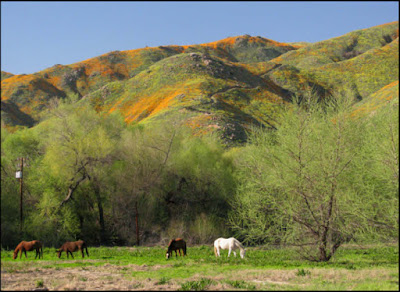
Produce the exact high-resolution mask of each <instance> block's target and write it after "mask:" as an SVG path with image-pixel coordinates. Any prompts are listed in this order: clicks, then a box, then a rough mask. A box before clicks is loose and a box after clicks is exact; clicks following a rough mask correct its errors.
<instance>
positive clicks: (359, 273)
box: [1, 264, 393, 290]
mask: <svg viewBox="0 0 400 292" xmlns="http://www.w3.org/2000/svg"><path fill="white" fill-rule="evenodd" d="M160 269H171V265H155V266H146V265H127V266H117V265H111V264H105V265H103V266H97V267H94V266H93V267H78V268H63V269H55V268H48V269H46V268H28V269H25V270H23V271H19V272H13V273H10V272H7V271H2V273H1V289H2V290H32V289H35V288H36V283H37V282H38V281H40V280H41V281H43V283H44V287H46V288H47V289H49V290H177V289H179V288H180V287H181V285H182V284H183V283H185V282H187V281H198V280H199V279H201V278H202V277H204V276H203V275H201V274H195V275H193V276H192V277H190V278H186V279H170V280H168V281H166V283H162V284H159V279H151V278H146V279H135V278H134V276H132V275H133V274H134V272H136V271H151V270H160ZM296 272H297V271H296V270H278V269H269V270H259V269H251V270H235V271H231V272H229V273H224V274H219V275H217V276H212V277H210V276H207V278H208V279H211V280H213V281H214V282H213V284H212V285H210V286H209V287H208V288H207V289H209V290H232V289H236V288H234V287H232V286H231V285H230V284H229V281H232V280H235V281H243V283H246V285H250V286H247V287H253V288H255V289H256V290H264V289H272V290H284V289H296V290H297V289H298V290H310V289H311V290H313V289H315V288H317V289H316V290H318V287H321V286H318V285H319V284H318V283H319V282H321V281H323V282H324V283H325V284H326V283H328V284H331V285H335V284H338V285H346V287H347V288H348V289H350V290H351V289H352V288H354V287H355V286H356V285H357V284H358V283H360V282H363V281H366V280H368V279H376V280H377V281H379V280H390V279H391V278H393V271H392V272H390V271H388V270H387V269H377V268H376V269H364V270H350V271H349V270H346V269H325V268H312V269H310V274H309V275H307V276H304V277H301V276H298V275H296ZM340 287H342V286H340ZM239 289H240V288H239ZM241 289H243V287H242V288H241Z"/></svg>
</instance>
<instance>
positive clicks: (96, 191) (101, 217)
mask: <svg viewBox="0 0 400 292" xmlns="http://www.w3.org/2000/svg"><path fill="white" fill-rule="evenodd" d="M93 189H94V194H95V196H96V200H97V208H98V209H99V223H100V244H104V243H105V241H106V238H105V232H106V228H105V223H104V211H103V203H102V201H101V196H100V188H99V186H98V184H97V181H96V180H95V179H94V180H93Z"/></svg>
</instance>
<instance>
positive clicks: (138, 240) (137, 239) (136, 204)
mask: <svg viewBox="0 0 400 292" xmlns="http://www.w3.org/2000/svg"><path fill="white" fill-rule="evenodd" d="M135 223H136V245H140V237H139V211H138V203H137V201H136V202H135Z"/></svg>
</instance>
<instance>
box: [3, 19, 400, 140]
mask: <svg viewBox="0 0 400 292" xmlns="http://www.w3.org/2000/svg"><path fill="white" fill-rule="evenodd" d="M397 52H398V21H397V22H392V23H387V24H383V25H379V26H375V27H372V28H369V29H362V30H357V31H353V32H349V33H347V34H345V35H343V36H339V37H335V38H332V39H328V40H325V41H321V42H317V43H308V44H298V45H296V44H288V43H280V42H276V41H273V40H269V39H266V38H263V37H259V36H257V37H254V36H249V35H242V36H237V37H227V38H225V39H222V40H218V41H215V42H210V43H204V44H197V45H186V46H177V45H169V46H158V47H146V48H142V49H135V50H128V51H112V52H109V53H106V54H102V55H100V56H97V57H94V58H89V59H86V60H83V61H80V62H76V63H73V64H70V65H60V64H56V65H54V66H52V67H50V68H46V69H44V70H41V71H39V72H36V73H33V74H19V75H13V74H12V73H8V72H3V71H2V75H1V77H2V82H1V86H2V94H1V100H2V125H4V126H7V127H9V128H12V127H14V126H28V127H31V126H33V125H35V124H37V123H38V122H39V121H40V119H41V113H42V112H43V111H44V110H45V109H46V108H47V107H48V106H49V103H50V100H52V99H54V98H56V99H57V98H59V99H60V98H61V99H63V98H65V97H66V96H68V95H76V96H77V97H78V99H79V102H82V103H89V104H91V105H92V106H93V107H94V108H95V109H96V110H97V111H98V112H104V113H112V112H114V111H119V112H120V113H121V114H122V115H123V117H124V119H125V121H126V122H127V123H132V122H136V123H140V122H148V121H150V120H153V119H154V118H156V117H157V115H160V114H162V115H163V116H165V115H169V114H172V115H176V114H178V115H179V113H183V112H185V113H188V112H190V115H191V117H190V118H187V119H188V120H187V124H191V125H192V126H193V125H194V124H196V123H195V122H194V121H198V122H199V123H198V124H196V125H197V126H198V127H200V128H203V127H204V128H205V129H214V130H216V131H220V132H221V135H222V136H223V137H225V138H226V137H232V140H239V141H242V142H243V141H245V140H246V134H245V129H248V128H249V127H250V126H251V124H258V125H262V126H265V127H269V128H274V127H275V125H274V120H275V117H276V116H277V115H279V111H280V110H281V109H280V106H279V105H281V104H284V103H287V102H289V101H290V97H291V96H292V95H295V94H297V95H299V94H300V95H302V94H304V93H305V92H306V91H308V90H310V89H314V90H315V91H316V92H317V93H318V95H319V96H321V97H324V96H329V95H330V94H332V93H333V92H336V91H339V92H342V93H344V94H351V95H352V96H354V97H355V98H358V99H359V100H362V99H365V98H367V97H368V96H370V95H371V94H373V93H375V92H377V91H379V90H380V89H381V88H383V87H384V86H386V85H388V84H390V83H392V82H394V81H396V80H398V54H397ZM396 64H397V65H396ZM11 109H13V110H11ZM18 113H21V114H20V115H25V116H24V118H21V117H16V115H18ZM28 117H29V118H28ZM28 120H29V122H28ZM233 129H236V130H233ZM199 131H200V132H201V131H202V130H201V129H199ZM206 132H207V131H206Z"/></svg>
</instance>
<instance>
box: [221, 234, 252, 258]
mask: <svg viewBox="0 0 400 292" xmlns="http://www.w3.org/2000/svg"><path fill="white" fill-rule="evenodd" d="M237 248H239V249H240V257H241V258H244V255H245V254H246V250H245V249H244V247H243V245H242V244H241V243H240V242H239V240H237V239H236V238H233V237H230V238H222V237H220V238H218V239H216V240H215V241H214V253H215V256H218V257H220V256H221V254H220V252H219V250H220V249H229V252H228V257H229V256H230V255H231V252H232V251H233V254H234V255H235V257H236V252H235V251H234V249H237Z"/></svg>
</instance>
